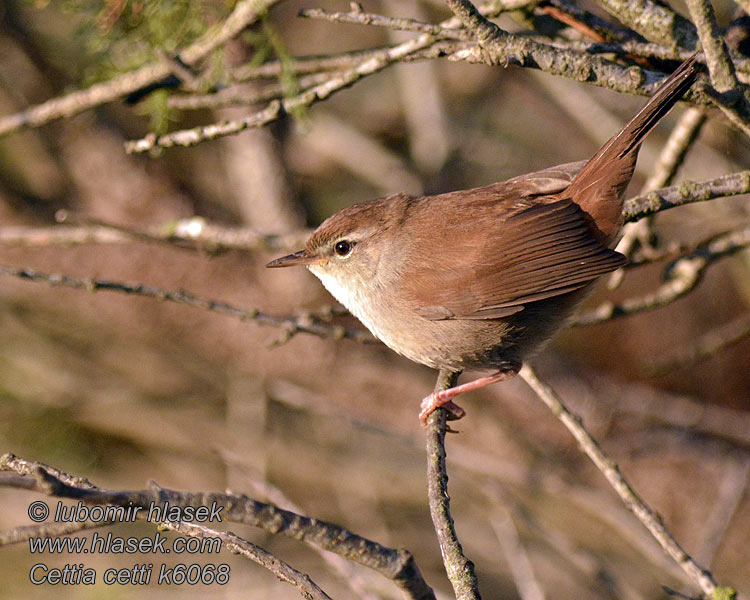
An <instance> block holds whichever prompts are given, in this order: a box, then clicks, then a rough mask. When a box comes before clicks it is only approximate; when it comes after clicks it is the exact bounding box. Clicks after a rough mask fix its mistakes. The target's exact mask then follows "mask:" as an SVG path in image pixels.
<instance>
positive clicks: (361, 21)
mask: <svg viewBox="0 0 750 600" xmlns="http://www.w3.org/2000/svg"><path fill="white" fill-rule="evenodd" d="M297 16H298V17H304V18H306V19H318V20H323V21H329V22H331V23H346V24H355V25H371V26H374V27H385V28H387V29H392V30H394V31H414V32H417V33H427V34H429V35H433V36H435V37H448V38H451V39H456V40H462V41H469V40H472V39H474V36H473V35H472V34H471V32H469V31H467V30H466V29H463V28H448V27H443V26H442V25H437V24H434V23H424V22H423V21H418V20H416V19H407V18H401V17H387V16H385V15H379V14H375V13H366V12H359V11H352V12H331V11H327V10H323V9H322V8H305V9H302V10H300V11H299V12H298V13H297Z"/></svg>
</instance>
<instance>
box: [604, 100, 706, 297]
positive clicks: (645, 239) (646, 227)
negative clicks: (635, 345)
mask: <svg viewBox="0 0 750 600" xmlns="http://www.w3.org/2000/svg"><path fill="white" fill-rule="evenodd" d="M705 122H706V113H705V112H704V111H702V110H700V109H697V108H689V109H688V110H686V111H685V112H684V113H683V114H682V116H681V117H680V120H679V121H678V123H677V125H675V127H674V129H673V130H672V132H671V133H670V134H669V138H668V139H667V142H666V143H665V144H664V146H663V148H662V150H661V152H660V153H659V158H658V159H657V161H656V165H655V166H654V168H653V169H652V171H651V175H649V178H648V179H647V180H646V183H645V184H644V185H643V188H642V189H641V194H648V193H649V192H653V191H655V190H657V189H659V188H662V187H665V186H667V185H669V184H670V183H671V182H672V180H673V179H674V176H675V175H676V174H677V170H678V169H679V168H680V165H681V164H682V162H683V161H684V159H685V156H686V155H687V152H688V150H689V149H690V148H691V147H692V146H693V143H694V142H695V140H696V139H697V138H698V134H699V133H700V131H701V128H702V127H703V124H704V123H705ZM651 226H652V220H651V218H649V217H646V218H644V219H640V220H639V221H637V222H636V223H629V224H628V225H626V226H625V230H624V233H623V236H622V239H621V240H620V242H619V243H618V244H617V248H616V250H617V251H618V252H620V253H622V254H624V255H625V256H627V257H630V256H631V254H632V252H633V248H634V247H635V245H636V243H637V242H638V243H640V246H641V248H642V249H646V248H650V247H651V244H650V238H651V233H652V227H651ZM623 274H624V270H623V269H618V270H617V271H616V272H615V273H613V274H612V276H611V277H610V280H609V282H608V287H609V288H610V289H614V288H616V287H617V286H618V285H619V284H620V282H621V281H622V278H623Z"/></svg>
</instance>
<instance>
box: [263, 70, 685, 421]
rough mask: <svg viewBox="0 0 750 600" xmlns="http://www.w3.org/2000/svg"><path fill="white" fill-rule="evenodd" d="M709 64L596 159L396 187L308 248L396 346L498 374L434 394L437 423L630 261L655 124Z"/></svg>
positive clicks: (297, 258) (335, 220)
mask: <svg viewBox="0 0 750 600" xmlns="http://www.w3.org/2000/svg"><path fill="white" fill-rule="evenodd" d="M696 75H697V64H696V58H695V57H692V58H690V59H689V60H687V61H686V62H684V63H683V64H682V65H681V66H680V67H679V68H678V69H677V70H676V71H675V72H674V73H673V74H672V75H671V76H670V77H668V78H667V79H666V80H665V81H664V82H663V83H662V85H661V86H660V87H659V88H658V89H657V90H656V92H655V93H654V95H653V96H652V97H651V99H650V100H649V101H648V102H647V103H646V104H645V105H644V106H643V108H642V109H641V110H640V111H639V112H638V114H636V115H635V116H634V117H633V118H632V119H631V120H630V122H629V123H628V124H627V125H625V127H623V129H622V130H621V131H620V132H619V133H618V134H616V135H615V136H614V137H612V138H611V139H610V140H609V141H608V142H607V143H606V144H604V146H602V148H601V149H600V150H599V151H598V152H597V153H596V154H595V155H594V156H593V158H591V159H590V160H589V161H587V162H584V161H582V162H578V163H570V164H565V165H560V166H557V167H552V168H549V169H545V170H543V171H537V172H535V173H529V174H526V175H521V176H520V177H515V178H513V179H509V180H507V181H504V182H501V183H494V184H492V185H488V186H485V187H479V188H474V189H469V190H460V191H455V192H450V193H447V194H440V195H437V196H424V197H418V198H417V197H413V196H408V195H406V194H397V195H395V196H391V197H388V198H382V199H378V200H371V201H370V202H364V203H362V204H357V205H354V206H350V207H348V208H345V209H343V210H342V211H340V212H338V213H336V214H335V215H333V216H332V217H330V218H329V219H327V220H326V221H325V222H324V223H323V224H322V225H321V226H320V227H318V229H317V230H316V231H315V232H314V233H313V234H312V235H311V236H310V239H309V240H308V241H307V244H306V246H305V249H304V250H301V251H299V252H295V253H294V254H290V255H288V256H284V257H282V258H278V259H276V260H274V261H272V262H270V263H268V265H266V266H268V267H287V266H293V265H305V266H307V268H308V269H310V271H312V272H313V274H314V275H316V276H317V277H318V278H319V279H320V280H321V281H322V282H323V285H324V286H325V287H326V288H327V289H328V291H329V292H331V294H333V295H334V296H335V297H336V298H337V299H338V300H339V302H341V303H342V304H344V306H346V308H347V309H349V311H350V312H351V313H352V314H353V315H355V316H356V317H357V318H358V319H359V320H360V321H362V323H364V324H365V326H367V328H368V329H369V330H370V331H371V332H372V333H373V334H374V335H375V336H376V337H378V338H379V339H380V340H382V341H383V342H384V343H385V344H386V345H387V346H389V347H390V348H392V349H393V350H395V351H396V352H398V353H399V354H402V355H404V356H406V357H407V358H410V359H411V360H413V361H416V362H418V363H422V364H424V365H428V366H430V367H433V368H435V369H447V370H451V371H453V372H460V371H462V370H463V369H464V368H466V367H472V368H479V369H493V370H496V372H495V373H494V374H492V375H489V376H486V377H482V378H480V379H476V380H474V381H472V382H470V383H467V384H464V385H459V386H456V387H453V388H451V389H448V390H444V391H438V392H435V393H433V394H430V395H429V396H427V397H426V398H425V399H424V400H423V401H422V407H421V408H422V410H421V412H420V419H421V421H422V423H423V424H425V423H426V420H427V417H428V416H429V414H430V413H431V412H432V411H434V410H435V409H436V408H438V407H443V408H445V409H447V410H448V414H449V417H450V418H455V419H457V418H461V417H462V416H463V415H464V414H465V411H464V410H463V409H462V408H461V407H459V406H457V405H456V404H455V403H453V402H452V399H453V398H455V397H456V396H458V395H459V394H462V393H464V392H468V391H471V390H475V389H478V388H481V387H484V386H486V385H489V384H491V383H494V382H497V381H501V380H503V379H508V378H510V377H512V376H514V375H516V374H517V373H518V371H519V370H520V368H521V365H522V363H523V361H524V360H525V359H527V358H528V357H529V356H530V355H531V354H533V352H535V351H536V350H538V349H539V347H540V346H541V345H542V344H543V343H544V342H546V341H547V340H548V339H549V338H550V337H551V336H552V335H553V334H554V332H555V331H556V330H557V329H558V328H559V327H560V326H561V325H562V324H563V323H564V322H565V320H566V319H567V318H568V317H569V316H570V314H571V313H572V311H573V310H574V309H575V307H576V306H577V304H578V303H579V302H580V301H581V300H582V299H583V298H584V297H585V295H586V292H587V290H588V288H590V286H591V284H592V283H593V281H594V280H595V279H597V278H598V277H600V276H601V275H604V274H605V273H609V272H611V271H614V270H615V269H617V268H619V267H621V266H622V265H623V264H625V262H626V259H625V257H624V256H622V255H621V254H619V253H617V252H615V251H614V250H611V249H610V248H611V246H612V245H613V243H614V242H615V241H616V239H617V236H618V233H619V232H620V228H621V226H622V204H623V194H624V192H625V188H626V187H627V185H628V183H629V182H630V179H631V177H632V176H633V170H634V168H635V163H636V158H637V156H638V149H639V148H640V145H641V142H642V141H643V139H644V137H645V136H646V135H647V134H648V133H649V132H650V131H651V130H652V129H653V128H654V126H655V125H656V124H657V123H658V122H659V121H660V120H661V118H662V117H664V115H666V114H667V112H669V110H670V109H671V108H672V106H674V104H675V103H676V102H677V101H678V100H679V99H680V98H681V97H682V96H683V94H685V92H686V91H687V90H688V89H689V88H690V86H691V85H692V83H693V82H694V80H695V78H696Z"/></svg>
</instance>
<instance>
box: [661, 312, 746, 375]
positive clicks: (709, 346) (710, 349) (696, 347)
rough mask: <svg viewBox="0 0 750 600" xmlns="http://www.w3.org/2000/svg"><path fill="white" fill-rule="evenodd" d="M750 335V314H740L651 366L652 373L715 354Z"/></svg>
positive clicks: (669, 369) (679, 367) (671, 369)
mask: <svg viewBox="0 0 750 600" xmlns="http://www.w3.org/2000/svg"><path fill="white" fill-rule="evenodd" d="M748 336H750V315H740V316H739V317H737V318H736V319H732V320H731V321H729V322H728V323H724V324H723V325H721V326H719V327H717V328H716V329H712V330H711V331H709V332H708V333H705V334H703V335H702V336H700V337H699V338H698V339H697V340H695V341H694V342H693V343H692V344H691V345H689V346H688V347H687V348H682V349H680V351H679V352H678V353H676V354H675V355H674V356H672V357H670V358H668V359H667V360H664V361H661V362H658V363H657V364H656V365H654V366H653V367H651V369H650V370H651V375H654V376H659V375H665V374H667V373H671V372H672V371H675V370H677V369H681V368H683V367H687V366H689V365H692V364H694V363H697V362H700V361H702V360H705V359H706V358H710V357H711V356H714V355H715V354H716V353H718V352H720V351H721V350H723V349H724V348H728V347H729V346H732V345H733V344H737V343H738V342H741V341H742V340H744V339H745V338H747V337H748Z"/></svg>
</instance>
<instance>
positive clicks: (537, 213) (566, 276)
mask: <svg viewBox="0 0 750 600" xmlns="http://www.w3.org/2000/svg"><path fill="white" fill-rule="evenodd" d="M467 208H468V207H467ZM469 226H470V225H469ZM474 226H475V227H476V224H474ZM481 227H482V231H481V232H474V235H472V232H471V230H470V229H467V223H466V221H465V220H461V221H460V222H459V221H457V224H456V225H451V224H447V223H446V224H443V226H442V227H441V228H440V230H439V231H436V233H435V238H433V240H432V243H433V244H436V245H437V244H442V245H441V246H440V251H439V252H437V249H436V248H435V251H434V252H433V256H437V255H438V254H439V256H440V261H439V262H438V261H430V260H420V261H418V262H417V264H423V265H424V264H429V267H427V268H423V269H421V270H420V271H419V272H406V273H404V274H403V275H404V281H405V282H408V283H406V285H405V288H406V289H408V290H411V296H412V299H413V300H414V302H415V303H416V304H417V306H418V307H419V308H418V312H419V313H420V314H421V315H422V316H423V317H425V318H427V319H433V320H439V319H496V318H499V317H503V316H507V315H510V314H513V313H515V312H518V311H521V310H523V308H524V305H526V304H528V303H530V302H536V301H538V300H543V299H545V298H550V297H552V296H558V295H560V294H565V293H567V292H571V291H573V290H576V289H579V288H581V287H583V286H584V285H586V284H587V283H589V282H591V281H593V280H594V279H596V278H597V277H600V276H601V275H604V274H605V273H609V272H611V271H614V270H615V269H617V268H619V267H621V266H622V265H623V264H625V262H626V259H625V257H624V256H622V255H621V254H619V253H617V252H615V251H613V250H610V249H609V248H607V247H606V246H604V245H603V244H601V243H600V242H598V241H597V240H596V239H595V237H594V236H593V235H592V233H591V231H590V229H589V227H588V225H587V224H586V221H585V219H584V213H583V211H582V210H581V209H580V208H579V207H578V206H577V205H576V204H574V203H573V202H571V201H569V200H559V201H556V202H552V203H550V204H538V205H535V206H533V207H531V208H527V209H523V210H520V211H516V212H512V213H511V214H510V215H509V216H508V215H502V216H501V215H498V217H497V218H496V219H487V218H484V219H482V220H481ZM425 258H426V257H425ZM411 264H414V262H412V263H411ZM467 266H470V269H467V268H466V267H467Z"/></svg>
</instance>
